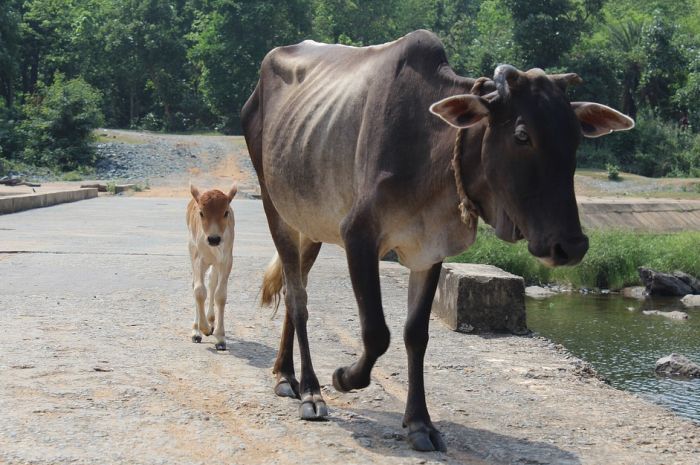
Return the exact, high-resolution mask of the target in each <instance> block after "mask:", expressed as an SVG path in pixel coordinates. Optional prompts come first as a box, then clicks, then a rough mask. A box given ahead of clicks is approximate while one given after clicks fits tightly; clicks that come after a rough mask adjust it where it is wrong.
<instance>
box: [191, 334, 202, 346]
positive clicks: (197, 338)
mask: <svg viewBox="0 0 700 465" xmlns="http://www.w3.org/2000/svg"><path fill="white" fill-rule="evenodd" d="M192 342H194V343H197V344H199V343H200V342H202V336H200V335H199V334H195V335H194V336H192Z"/></svg>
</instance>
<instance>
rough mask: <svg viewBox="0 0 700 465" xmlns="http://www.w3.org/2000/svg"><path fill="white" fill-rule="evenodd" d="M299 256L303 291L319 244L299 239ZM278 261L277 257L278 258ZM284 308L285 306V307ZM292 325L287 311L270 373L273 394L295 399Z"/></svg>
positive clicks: (296, 389) (295, 383)
mask: <svg viewBox="0 0 700 465" xmlns="http://www.w3.org/2000/svg"><path fill="white" fill-rule="evenodd" d="M299 245H300V247H299V254H300V256H301V272H302V281H303V284H304V289H306V284H307V282H308V276H309V271H311V267H312V266H313V264H314V262H315V261H316V257H318V252H319V251H320V250H321V243H320V242H312V241H310V240H308V239H305V238H301V240H300V244H299ZM278 259H279V257H278ZM285 306H286V305H285ZM293 352H294V323H293V322H292V312H291V311H289V309H287V311H285V315H284V324H283V327H282V338H281V339H280V348H279V352H277V359H276V360H275V366H274V368H273V370H272V372H273V373H274V374H275V375H276V377H277V384H276V385H275V394H277V395H278V396H280V397H295V398H300V397H301V396H300V394H299V382H298V381H297V379H296V376H295V374H294V353H293Z"/></svg>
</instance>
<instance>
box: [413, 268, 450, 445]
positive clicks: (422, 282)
mask: <svg viewBox="0 0 700 465" xmlns="http://www.w3.org/2000/svg"><path fill="white" fill-rule="evenodd" d="M441 265H442V264H441V263H437V264H435V265H433V267H432V268H430V269H429V270H427V271H421V272H416V271H411V275H410V278H409V281H408V318H406V326H405V327H404V333H403V338H404V343H405V344H406V354H407V355H408V398H407V399H406V413H405V415H404V419H403V424H404V427H407V428H408V441H409V443H410V444H411V447H413V448H414V449H416V450H419V451H433V450H439V451H444V450H445V443H444V441H443V440H442V437H441V435H440V432H439V431H438V430H437V429H436V428H435V427H434V426H433V423H432V422H431V421H430V414H429V413H428V407H427V406H426V404H425V385H424V384H423V358H424V355H425V349H426V347H427V346H428V325H429V323H430V309H431V307H432V304H433V297H434V296H435V289H436V288H437V284H438V280H439V278H440V269H441Z"/></svg>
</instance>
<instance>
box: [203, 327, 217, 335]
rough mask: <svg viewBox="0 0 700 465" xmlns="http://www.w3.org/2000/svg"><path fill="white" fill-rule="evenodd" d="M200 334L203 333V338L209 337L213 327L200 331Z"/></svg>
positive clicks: (212, 332)
mask: <svg viewBox="0 0 700 465" xmlns="http://www.w3.org/2000/svg"><path fill="white" fill-rule="evenodd" d="M202 333H203V334H204V335H205V336H211V335H212V334H214V327H213V326H211V327H209V328H208V329H203V330H202Z"/></svg>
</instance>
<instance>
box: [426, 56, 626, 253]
mask: <svg viewBox="0 0 700 465" xmlns="http://www.w3.org/2000/svg"><path fill="white" fill-rule="evenodd" d="M493 80H494V82H495V84H496V89H497V90H496V91H495V92H492V93H491V94H488V95H485V96H479V95H472V94H464V95H456V96H452V97H448V98H446V99H443V100H441V101H439V102H436V103H434V104H433V105H431V107H430V111H431V112H432V113H434V114H436V115H437V116H439V117H440V118H442V119H443V120H445V121H446V122H447V123H449V124H450V125H452V126H454V127H456V128H460V129H466V128H470V127H475V128H474V130H477V127H478V128H481V130H483V138H482V143H481V150H480V154H478V155H479V156H480V165H479V166H480V170H481V176H482V177H483V179H484V182H482V183H481V185H482V188H481V191H480V192H477V193H476V196H475V198H474V200H475V201H476V202H477V204H478V205H479V207H480V213H481V215H482V216H483V217H484V220H485V221H486V222H487V223H489V224H491V225H492V226H493V227H494V228H495V230H496V234H497V235H498V237H500V238H501V239H503V240H507V241H510V242H515V241H517V240H519V239H522V238H525V239H527V241H528V249H529V251H530V253H531V254H532V255H534V256H535V257H537V258H539V259H540V260H541V261H542V262H544V263H546V264H548V265H553V266H557V265H573V264H576V263H578V262H580V261H581V259H582V258H583V256H584V255H585V254H586V252H587V250H588V238H587V237H586V236H585V235H584V234H583V232H582V231H581V224H580V221H579V217H578V208H577V206H576V198H575V195H574V170H575V169H576V150H577V148H578V146H579V143H580V142H581V136H584V137H600V136H603V135H605V134H609V133H611V132H613V131H621V130H626V129H631V128H633V127H634V121H633V120H632V119H630V118H629V117H627V116H625V115H623V114H622V113H619V112H618V111H616V110H613V109H612V108H609V107H607V106H605V105H601V104H598V103H591V102H569V101H568V99H567V97H566V87H567V85H569V84H577V83H579V82H581V79H580V78H579V77H578V76H577V75H576V74H573V73H571V74H558V75H547V74H545V73H544V71H542V70H540V69H532V70H530V71H527V72H522V71H519V70H517V69H515V68H514V67H512V66H510V65H501V66H499V67H498V68H496V71H495V73H494V79H493ZM464 150H465V151H468V150H473V147H472V148H470V147H465V148H464ZM463 156H464V155H463ZM465 169H467V168H465ZM484 186H485V187H484ZM484 191H485V192H484Z"/></svg>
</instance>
